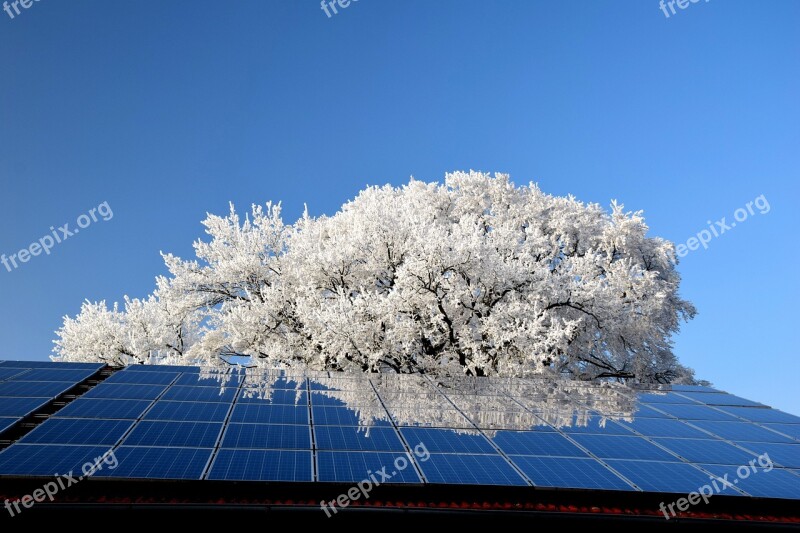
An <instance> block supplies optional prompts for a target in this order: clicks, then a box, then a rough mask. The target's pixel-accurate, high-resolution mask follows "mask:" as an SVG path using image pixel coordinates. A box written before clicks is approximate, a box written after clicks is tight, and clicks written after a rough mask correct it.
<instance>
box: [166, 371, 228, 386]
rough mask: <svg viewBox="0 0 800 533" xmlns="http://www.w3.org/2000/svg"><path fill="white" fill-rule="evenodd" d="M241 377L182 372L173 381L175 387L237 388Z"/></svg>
mask: <svg viewBox="0 0 800 533" xmlns="http://www.w3.org/2000/svg"><path fill="white" fill-rule="evenodd" d="M241 379H242V378H241V376H239V375H237V374H227V373H225V374H223V373H213V372H212V373H198V372H184V373H183V374H181V375H180V377H179V378H178V379H177V380H175V385H187V386H190V387H221V386H227V387H233V388H236V387H238V386H239V382H240V381H241Z"/></svg>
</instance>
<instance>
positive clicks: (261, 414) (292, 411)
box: [231, 403, 308, 425]
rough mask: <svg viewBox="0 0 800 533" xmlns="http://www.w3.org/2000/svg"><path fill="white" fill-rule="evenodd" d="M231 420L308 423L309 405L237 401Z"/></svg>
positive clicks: (262, 422) (260, 422) (257, 422)
mask: <svg viewBox="0 0 800 533" xmlns="http://www.w3.org/2000/svg"><path fill="white" fill-rule="evenodd" d="M231 422H250V423H254V424H305V425H308V407H295V406H293V405H267V404H259V403H237V404H236V405H234V407H233V413H232V414H231Z"/></svg>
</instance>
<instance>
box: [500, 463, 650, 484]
mask: <svg viewBox="0 0 800 533" xmlns="http://www.w3.org/2000/svg"><path fill="white" fill-rule="evenodd" d="M511 460H512V461H513V462H514V464H516V465H517V467H518V468H519V469H520V470H522V471H523V472H524V473H525V475H526V476H528V477H529V478H530V479H531V481H533V483H534V485H536V486H539V487H567V488H573V489H604V490H635V489H634V488H633V487H632V486H631V485H629V484H628V483H626V482H625V481H624V480H622V479H621V478H620V477H619V476H617V475H616V474H614V472H612V471H611V470H609V469H608V468H606V467H605V466H603V465H602V464H600V463H599V462H597V461H595V460H594V459H590V458H587V459H580V458H553V457H528V456H523V455H514V456H511Z"/></svg>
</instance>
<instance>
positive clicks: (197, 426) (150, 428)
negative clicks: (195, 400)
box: [123, 420, 222, 448]
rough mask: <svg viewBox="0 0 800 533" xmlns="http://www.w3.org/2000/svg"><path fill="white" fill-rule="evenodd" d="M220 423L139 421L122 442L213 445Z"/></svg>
mask: <svg viewBox="0 0 800 533" xmlns="http://www.w3.org/2000/svg"><path fill="white" fill-rule="evenodd" d="M221 430H222V424H219V423H213V422H161V421H153V420H143V421H141V422H139V423H138V424H137V425H136V426H135V427H134V428H133V430H132V431H131V432H130V434H129V435H128V436H127V437H126V438H125V441H124V442H123V444H124V445H126V446H170V447H174V446H196V447H198V448H208V447H213V446H214V445H215V444H216V442H217V438H218V437H219V434H220V431H221Z"/></svg>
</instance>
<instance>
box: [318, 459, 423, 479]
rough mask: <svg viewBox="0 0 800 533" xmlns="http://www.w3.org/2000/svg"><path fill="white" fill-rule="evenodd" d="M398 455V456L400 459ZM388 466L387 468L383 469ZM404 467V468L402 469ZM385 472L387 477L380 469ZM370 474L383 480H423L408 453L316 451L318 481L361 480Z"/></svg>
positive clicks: (367, 477)
mask: <svg viewBox="0 0 800 533" xmlns="http://www.w3.org/2000/svg"><path fill="white" fill-rule="evenodd" d="M398 458H399V459H398ZM384 468H385V470H383V469H384ZM401 468H402V470H401ZM379 471H380V472H383V473H384V474H386V475H387V476H388V479H386V478H383V476H382V475H381V474H378V472H379ZM370 474H373V475H375V476H376V479H377V480H378V482H381V480H383V482H382V483H381V484H383V483H421V480H420V479H419V476H418V475H417V473H416V471H415V470H414V466H413V465H412V464H411V463H409V461H408V457H407V456H405V455H398V454H396V453H380V452H326V451H320V452H317V477H318V479H319V481H337V482H340V483H358V482H359V481H361V480H364V479H369V476H370Z"/></svg>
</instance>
